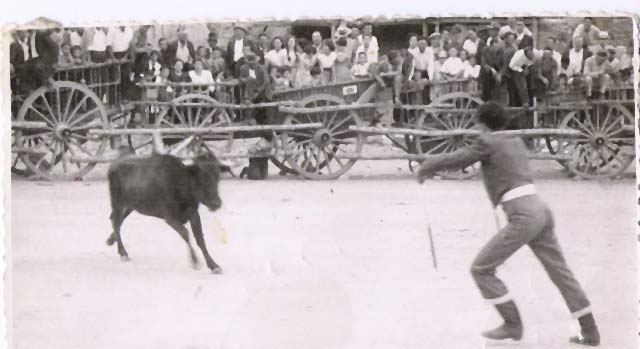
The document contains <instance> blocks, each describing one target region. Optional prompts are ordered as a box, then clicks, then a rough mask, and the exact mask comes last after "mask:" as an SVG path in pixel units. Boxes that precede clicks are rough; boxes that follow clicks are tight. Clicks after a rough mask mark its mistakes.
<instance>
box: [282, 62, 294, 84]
mask: <svg viewBox="0 0 640 349" xmlns="http://www.w3.org/2000/svg"><path fill="white" fill-rule="evenodd" d="M280 73H281V74H282V78H283V79H284V80H285V81H287V88H292V87H293V86H295V75H294V74H293V68H291V67H290V66H288V65H285V66H283V67H281V68H280Z"/></svg>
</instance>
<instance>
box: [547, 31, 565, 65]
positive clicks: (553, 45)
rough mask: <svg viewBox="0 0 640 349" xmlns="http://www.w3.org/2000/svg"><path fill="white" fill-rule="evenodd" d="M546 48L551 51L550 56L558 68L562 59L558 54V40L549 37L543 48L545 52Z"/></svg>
mask: <svg viewBox="0 0 640 349" xmlns="http://www.w3.org/2000/svg"><path fill="white" fill-rule="evenodd" d="M546 47H548V48H550V49H551V56H552V57H553V59H554V60H555V61H556V63H557V64H558V66H560V60H561V59H562V54H561V53H560V52H558V40H557V39H556V38H555V36H550V37H548V38H547V46H545V50H546Z"/></svg>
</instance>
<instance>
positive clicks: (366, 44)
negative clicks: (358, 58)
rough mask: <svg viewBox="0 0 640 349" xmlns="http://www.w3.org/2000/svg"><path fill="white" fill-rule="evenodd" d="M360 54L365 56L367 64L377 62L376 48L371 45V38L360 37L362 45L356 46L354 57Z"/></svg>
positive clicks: (366, 36) (367, 36)
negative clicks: (362, 53)
mask: <svg viewBox="0 0 640 349" xmlns="http://www.w3.org/2000/svg"><path fill="white" fill-rule="evenodd" d="M360 52H364V53H366V54H367V62H369V63H376V62H378V48H377V47H375V46H373V45H372V43H371V36H369V35H364V36H362V45H360V46H358V48H357V49H356V55H359V54H360Z"/></svg>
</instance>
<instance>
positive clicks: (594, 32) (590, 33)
mask: <svg viewBox="0 0 640 349" xmlns="http://www.w3.org/2000/svg"><path fill="white" fill-rule="evenodd" d="M598 33H600V29H599V28H598V27H596V26H595V25H593V18H591V17H585V18H584V20H583V22H582V23H580V24H578V26H577V27H576V29H575V30H574V32H573V35H572V38H575V37H576V36H580V37H582V40H583V42H584V45H585V46H592V45H594V44H595V43H596V41H597V37H598Z"/></svg>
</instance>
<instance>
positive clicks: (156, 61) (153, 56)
mask: <svg viewBox="0 0 640 349" xmlns="http://www.w3.org/2000/svg"><path fill="white" fill-rule="evenodd" d="M161 71H162V64H161V63H160V55H159V54H158V51H155V50H154V51H151V53H149V61H148V62H147V69H146V72H145V75H146V76H151V77H153V79H152V80H155V78H157V77H158V76H160V72H161Z"/></svg>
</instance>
